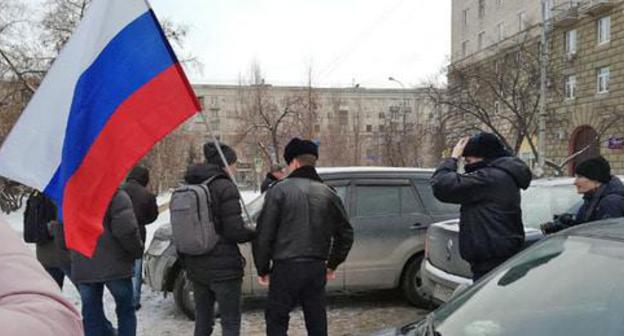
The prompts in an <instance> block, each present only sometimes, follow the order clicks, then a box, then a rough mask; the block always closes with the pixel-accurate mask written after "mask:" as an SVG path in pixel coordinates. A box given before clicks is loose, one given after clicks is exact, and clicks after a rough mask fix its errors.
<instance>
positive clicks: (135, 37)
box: [45, 10, 177, 210]
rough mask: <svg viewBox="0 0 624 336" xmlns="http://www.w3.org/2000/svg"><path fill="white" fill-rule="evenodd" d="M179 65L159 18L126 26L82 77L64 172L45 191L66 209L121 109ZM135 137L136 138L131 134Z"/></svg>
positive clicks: (72, 112) (67, 138)
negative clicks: (77, 176)
mask: <svg viewBox="0 0 624 336" xmlns="http://www.w3.org/2000/svg"><path fill="white" fill-rule="evenodd" d="M175 63H177V59H176V57H175V54H174V53H173V51H172V50H171V47H170V46H169V44H168V43H167V42H166V39H165V37H164V34H163V32H162V29H161V28H160V25H159V24H158V20H157V19H156V16H155V15H154V13H153V12H152V11H151V10H149V11H148V12H146V13H145V14H143V15H141V16H140V17H138V18H137V19H135V20H134V21H133V22H131V23H130V24H129V25H128V26H126V27H125V28H124V29H123V30H122V31H121V32H119V34H117V36H115V37H114V38H113V40H111V42H110V43H109V44H108V45H107V46H106V47H105V48H104V50H103V51H102V52H101V53H100V55H99V56H98V57H97V59H96V60H95V62H93V64H92V65H91V66H90V67H89V68H88V69H87V70H86V71H85V72H84V73H83V74H82V76H80V79H79V80H78V83H77V85H76V88H75V90H74V99H73V101H72V105H71V110H70V113H69V118H68V123H67V130H66V132H65V140H64V143H63V157H62V160H61V164H60V167H59V168H58V169H57V171H56V173H55V174H54V177H53V178H52V180H51V181H50V183H49V184H48V186H47V187H46V189H45V193H46V194H47V195H49V196H50V197H52V198H53V199H54V200H55V201H56V202H57V205H58V207H59V210H61V209H62V199H63V191H64V189H65V185H66V184H67V182H68V180H69V179H70V178H71V176H72V175H73V174H74V173H75V172H76V170H77V169H78V167H79V166H80V164H81V163H82V161H83V159H84V158H85V156H86V155H87V153H88V151H89V148H91V145H92V144H93V142H94V141H95V139H96V138H97V137H98V135H99V134H100V132H101V131H102V129H103V128H104V126H105V125H106V123H107V121H108V120H109V118H110V117H111V116H112V115H113V113H114V112H115V111H116V110H117V108H118V107H119V106H120V105H121V104H122V103H123V102H124V101H125V100H126V99H128V98H129V97H130V96H131V95H132V94H133V93H134V92H136V91H137V90H138V89H140V88H141V87H142V86H144V85H145V84H147V83H148V82H149V81H150V80H152V79H153V78H155V77H156V76H158V74H160V73H161V72H162V71H164V70H166V69H167V68H169V67H170V66H171V65H173V64H175ZM128 136H132V134H128Z"/></svg>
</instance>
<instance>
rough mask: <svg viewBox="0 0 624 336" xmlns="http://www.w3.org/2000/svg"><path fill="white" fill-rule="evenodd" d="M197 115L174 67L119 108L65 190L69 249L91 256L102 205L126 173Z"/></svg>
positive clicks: (195, 103)
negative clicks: (163, 139)
mask: <svg viewBox="0 0 624 336" xmlns="http://www.w3.org/2000/svg"><path fill="white" fill-rule="evenodd" d="M199 110H200V107H199V102H198V101H197V98H196V97H195V94H194V93H193V91H192V89H191V87H190V85H189V83H188V81H187V79H186V77H185V75H184V72H183V70H182V69H181V67H180V65H179V64H174V65H172V66H171V67H170V68H168V69H167V70H165V71H163V72H162V73H161V74H159V75H158V76H157V77H155V78H154V79H152V80H151V81H150V82H149V83H147V84H146V85H145V86H143V87H141V88H140V89H139V90H138V91H136V92H135V93H134V94H133V95H131V96H130V97H129V98H128V99H127V100H126V101H124V102H123V103H122V104H121V105H120V106H119V108H118V109H117V110H116V111H115V113H114V114H113V115H112V116H111V117H110V119H109V120H108V122H107V124H106V126H105V127H104V128H103V129H102V132H101V133H100V134H99V136H98V137H97V139H96V140H95V141H94V143H93V145H92V146H91V148H90V149H89V152H88V153H87V155H86V156H85V158H84V160H83V162H82V163H81V165H80V167H79V168H78V170H77V171H76V173H75V174H74V175H73V176H72V177H71V178H70V179H69V181H68V183H67V186H66V188H65V193H64V199H63V204H64V206H63V220H64V222H65V223H66V224H65V231H66V232H65V237H66V239H67V246H68V247H69V248H71V249H73V250H75V251H77V252H80V253H82V254H84V255H86V256H89V257H90V256H92V255H93V253H94V252H95V248H96V246H97V241H98V238H99V236H100V235H101V234H102V232H103V226H102V225H103V220H104V215H105V213H106V210H107V208H108V204H109V202H110V200H111V199H112V197H113V195H114V193H115V191H116V190H117V188H118V187H119V185H120V183H121V182H122V181H123V179H124V178H125V175H126V173H127V172H128V171H129V170H130V169H131V168H132V167H133V166H134V165H135V164H136V162H137V161H138V160H140V159H141V158H142V157H143V156H144V155H145V154H146V153H147V152H148V151H149V150H150V148H151V147H152V146H153V145H154V144H155V143H157V142H158V141H159V140H160V139H162V138H163V137H165V136H166V135H167V134H168V133H170V132H171V131H172V130H174V129H175V128H177V127H178V126H179V125H180V124H181V123H183V122H184V121H185V120H186V119H188V118H189V117H190V116H192V115H193V114H195V113H196V112H197V111H199Z"/></svg>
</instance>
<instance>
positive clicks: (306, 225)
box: [253, 138, 353, 336]
mask: <svg viewBox="0 0 624 336" xmlns="http://www.w3.org/2000/svg"><path fill="white" fill-rule="evenodd" d="M284 159H285V160H286V162H287V163H288V168H289V170H290V171H291V173H290V175H288V177H287V178H286V179H284V180H282V181H280V182H277V183H276V184H275V185H274V186H273V187H272V188H270V189H269V191H267V194H266V196H265V201H264V206H263V208H262V211H261V214H260V217H259V219H258V227H257V231H258V237H257V238H256V240H255V241H254V243H253V255H254V262H255V265H256V269H257V270H258V275H259V277H258V282H259V283H260V284H261V285H265V286H266V285H269V298H268V302H267V307H266V311H265V319H266V328H267V330H266V331H267V335H269V336H274V335H286V334H287V331H288V321H289V315H290V312H291V311H292V309H293V308H294V307H295V305H297V304H299V303H300V304H301V306H302V308H303V314H304V317H305V321H306V329H307V330H308V334H309V335H316V336H322V335H327V316H326V311H325V304H326V303H325V284H326V281H327V280H333V279H335V271H336V268H337V267H338V265H340V264H341V263H342V262H343V261H344V260H345V259H346V257H347V254H348V253H349V250H350V249H351V245H352V244H353V229H352V227H351V224H350V223H349V219H348V218H347V214H346V211H345V209H344V207H343V204H342V202H341V200H340V198H339V197H338V195H337V194H336V192H335V191H334V190H333V189H332V188H331V187H329V186H327V185H326V184H324V183H323V181H322V180H321V178H320V177H319V175H318V174H317V172H316V169H315V165H316V161H317V159H318V148H317V146H316V144H314V143H313V142H311V141H307V140H300V139H297V138H295V139H293V140H291V141H290V142H289V143H288V145H287V146H286V148H285V151H284ZM269 280H270V281H269Z"/></svg>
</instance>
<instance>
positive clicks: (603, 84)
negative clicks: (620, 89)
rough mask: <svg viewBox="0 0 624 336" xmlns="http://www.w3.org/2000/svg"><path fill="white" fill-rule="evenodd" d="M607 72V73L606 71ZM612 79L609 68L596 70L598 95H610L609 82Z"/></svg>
mask: <svg viewBox="0 0 624 336" xmlns="http://www.w3.org/2000/svg"><path fill="white" fill-rule="evenodd" d="M605 70H606V71H605ZM610 77H611V69H610V68H609V67H608V66H605V67H600V68H598V69H596V93H597V94H605V93H609V81H610Z"/></svg>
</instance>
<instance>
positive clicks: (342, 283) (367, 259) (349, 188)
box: [145, 167, 459, 318]
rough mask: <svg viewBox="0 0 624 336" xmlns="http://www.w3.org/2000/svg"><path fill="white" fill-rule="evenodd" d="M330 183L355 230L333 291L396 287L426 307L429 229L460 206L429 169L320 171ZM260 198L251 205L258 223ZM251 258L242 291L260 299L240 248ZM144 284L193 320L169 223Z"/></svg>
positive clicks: (157, 237) (149, 259) (154, 246)
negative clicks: (441, 194) (447, 200)
mask: <svg viewBox="0 0 624 336" xmlns="http://www.w3.org/2000/svg"><path fill="white" fill-rule="evenodd" d="M318 173H319V175H320V176H321V178H323V180H324V181H325V183H327V184H328V185H330V186H332V187H333V188H335V189H336V192H337V193H338V195H339V196H340V198H341V199H342V201H343V202H344V204H345V208H346V210H347V212H348V214H349V217H350V221H351V224H352V225H353V228H354V232H355V241H354V244H353V248H352V249H351V252H350V253H349V256H348V258H347V260H346V261H345V263H344V264H342V265H341V266H340V267H339V268H338V270H337V272H336V273H337V279H336V280H335V281H330V282H328V284H327V289H328V291H355V290H370V289H389V288H399V289H401V290H403V292H404V294H405V297H406V299H407V300H408V301H409V302H411V303H412V304H415V305H426V304H428V301H426V300H424V299H423V297H422V296H421V288H420V287H421V283H422V282H421V279H420V263H421V261H422V259H423V252H424V242H425V232H426V231H427V227H428V226H429V224H431V223H434V222H439V221H443V220H447V219H451V218H457V216H458V213H459V208H458V207H457V206H455V205H451V204H444V203H440V202H439V201H437V200H436V199H435V197H433V192H432V190H431V186H430V184H429V179H430V178H431V175H432V174H433V170H432V169H411V168H384V167H357V168H319V169H318ZM263 201H264V198H263V196H260V197H258V198H257V199H256V200H254V201H252V202H251V203H250V204H248V207H249V210H250V215H251V217H252V219H254V220H255V219H256V218H257V216H258V214H259V212H260V210H261V208H262V203H263ZM241 253H242V254H243V256H244V257H245V259H246V260H247V265H246V269H245V278H244V279H243V294H245V295H262V294H263V293H264V292H266V288H264V287H261V286H259V285H258V284H257V283H256V281H255V278H256V274H257V273H256V270H255V269H254V267H253V263H252V262H251V261H252V256H251V246H250V244H245V245H242V246H241ZM145 280H146V281H147V283H148V284H149V286H150V287H151V288H152V289H154V290H157V291H163V292H165V293H166V292H173V294H174V298H175V301H176V304H177V305H178V307H179V308H180V309H181V310H182V311H183V312H184V313H185V314H186V315H188V316H189V317H190V318H193V316H194V303H193V295H192V294H193V293H192V287H191V285H190V282H189V281H188V280H187V278H186V275H185V272H184V269H183V266H182V264H181V262H180V260H178V256H177V253H176V249H175V246H173V244H172V242H171V225H170V224H168V223H167V224H164V225H162V226H161V227H160V228H159V229H158V230H157V231H156V232H155V234H154V239H153V240H152V242H151V244H150V246H149V248H148V250H147V252H146V254H145Z"/></svg>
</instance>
